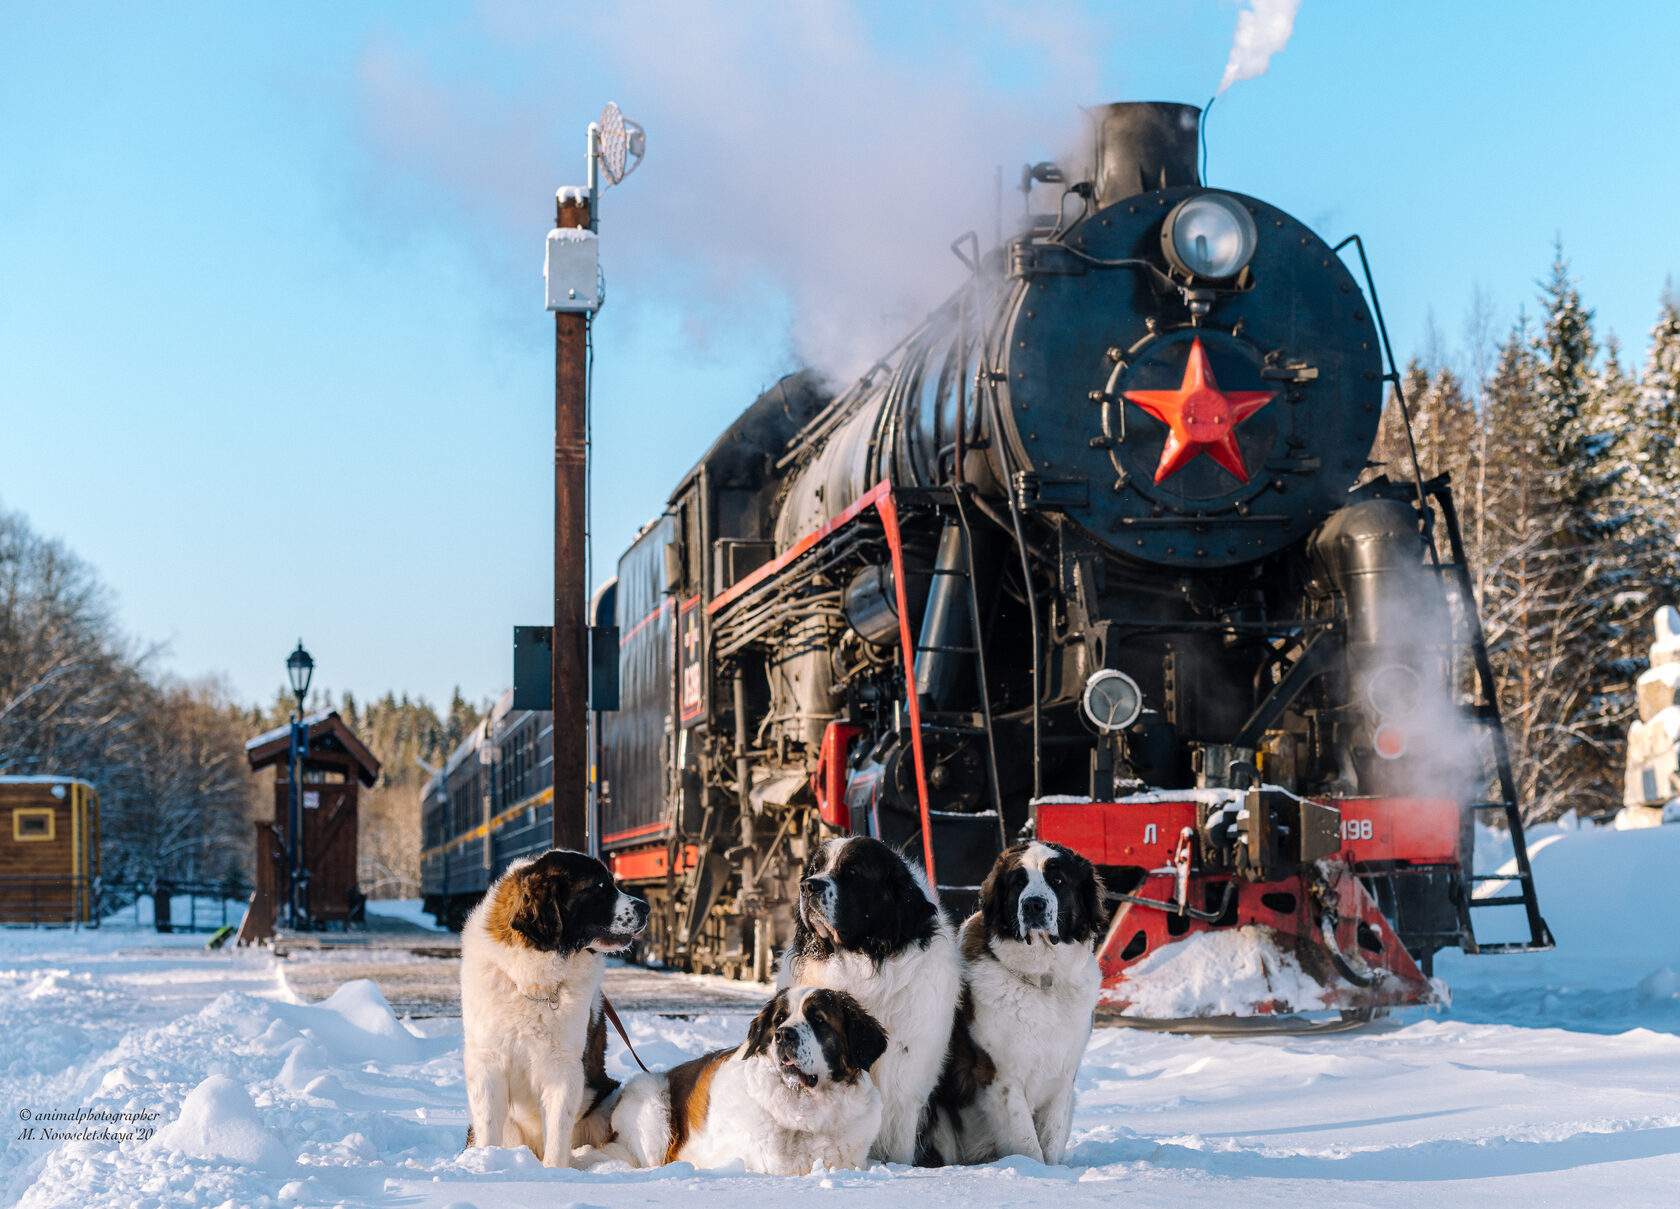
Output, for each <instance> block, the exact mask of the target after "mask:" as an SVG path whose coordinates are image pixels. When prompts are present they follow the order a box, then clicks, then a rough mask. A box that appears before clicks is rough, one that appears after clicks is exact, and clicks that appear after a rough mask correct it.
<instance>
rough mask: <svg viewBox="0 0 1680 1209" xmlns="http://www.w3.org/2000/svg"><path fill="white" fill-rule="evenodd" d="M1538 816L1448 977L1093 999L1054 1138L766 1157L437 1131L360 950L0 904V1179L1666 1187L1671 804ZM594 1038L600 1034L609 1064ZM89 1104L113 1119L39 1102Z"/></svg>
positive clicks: (1523, 1190)
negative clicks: (1058, 1154) (547, 1148)
mask: <svg viewBox="0 0 1680 1209" xmlns="http://www.w3.org/2000/svg"><path fill="white" fill-rule="evenodd" d="M1553 837H1555V838H1553ZM1533 847H1534V850H1535V866H1536V870H1537V875H1538V878H1539V884H1540V889H1541V899H1542V903H1543V905H1544V907H1545V910H1546V915H1547V918H1548V920H1549V922H1550V923H1551V925H1552V928H1553V931H1554V932H1555V933H1556V935H1557V938H1558V949H1557V951H1556V952H1555V953H1550V954H1539V955H1524V956H1516V957H1497V958H1493V957H1489V958H1463V957H1458V956H1453V957H1451V958H1450V959H1449V958H1446V957H1443V959H1442V960H1441V961H1440V962H1439V963H1438V964H1437V971H1436V972H1437V973H1438V974H1439V975H1441V976H1443V977H1444V978H1445V979H1446V980H1447V981H1448V982H1449V983H1450V984H1451V985H1452V987H1453V989H1454V1003H1453V1006H1452V1007H1451V1009H1449V1010H1447V1011H1445V1012H1441V1013H1435V1014H1426V1013H1414V1014H1412V1015H1411V1016H1409V1017H1403V1018H1400V1019H1395V1020H1391V1021H1387V1022H1384V1023H1382V1024H1379V1025H1375V1026H1372V1027H1371V1028H1369V1029H1367V1030H1365V1031H1362V1032H1358V1033H1351V1034H1337V1035H1320V1036H1314V1037H1298V1038H1249V1039H1240V1040H1232V1039H1215V1038H1205V1037H1204V1038H1190V1037H1180V1036H1171V1035H1163V1034H1152V1033H1145V1032H1136V1031H1131V1030H1122V1029H1110V1028H1101V1029H1098V1030H1097V1031H1096V1033H1095V1034H1094V1036H1093V1038H1092V1042H1091V1047H1090V1049H1089V1051H1088V1052H1087V1054H1086V1059H1085V1064H1084V1067H1083V1069H1082V1070H1081V1073H1080V1083H1079V1093H1080V1102H1079V1110H1078V1114H1077V1117H1076V1120H1075V1127H1074V1135H1073V1142H1072V1145H1071V1147H1070V1149H1069V1153H1068V1157H1067V1164H1066V1165H1065V1166H1061V1167H1055V1168H1048V1167H1044V1166H1042V1165H1040V1164H1037V1163H1032V1162H1029V1161H1026V1160H1010V1161H1006V1162H1002V1163H997V1164H992V1165H990V1166H987V1167H980V1168H971V1169H964V1170H946V1171H937V1172H933V1171H917V1170H912V1169H906V1168H898V1167H887V1166H877V1167H875V1168H873V1169H871V1170H869V1171H862V1172H837V1173H832V1174H817V1175H813V1176H810V1177H806V1178H802V1179H776V1178H771V1177H762V1176H754V1175H747V1174H743V1173H740V1172H738V1171H736V1172H731V1171H714V1172H697V1171H694V1170H692V1169H690V1168H688V1167H687V1166H686V1165H677V1166H673V1167H668V1168H664V1169H661V1170H656V1171H626V1170H607V1171H602V1170H599V1169H598V1170H595V1171H589V1172H574V1171H551V1170H546V1169H544V1168H542V1167H540V1166H538V1165H537V1164H536V1162H535V1161H534V1160H533V1159H532V1157H531V1156H530V1154H529V1153H528V1152H525V1151H502V1150H474V1151H472V1152H470V1153H466V1154H463V1153H461V1151H460V1144H461V1141H462V1135H463V1134H464V1132H465V1122H466V1105H465V1096H464V1094H463V1091H462V1084H461V1065H460V1024H459V1021H457V1020H454V1019H451V1018H448V1017H436V1018H427V1019H420V1020H407V1021H402V1020H398V1019H397V1018H396V1017H395V1016H393V1015H392V1013H391V1012H390V1010H389V1009H388V1008H387V1007H386V1005H385V1002H384V1000H383V999H382V997H381V996H380V994H379V991H378V989H377V988H376V987H375V986H374V984H372V983H369V982H360V981H358V982H351V983H347V984H346V985H345V986H343V987H342V988H341V989H340V990H339V991H338V992H337V993H336V994H335V995H333V997H332V998H331V999H329V1000H327V1001H325V1002H321V1003H316V1004H303V1003H299V1002H296V999H297V996H296V995H295V994H294V993H293V992H292V991H291V989H290V987H289V985H288V983H287V981H286V977H285V969H286V967H287V966H288V965H292V964H294V963H296V962H298V961H306V960H309V957H308V956H307V955H305V954H299V953H294V954H293V955H292V957H291V958H290V959H289V960H288V961H286V962H280V961H276V960H275V959H274V958H273V957H272V956H270V955H268V954H266V953H249V952H238V951H227V950H223V951H218V952H206V951H204V950H203V949H202V948H201V947H200V946H202V943H203V939H204V938H203V937H202V936H198V937H192V936H158V935H157V934H155V933H152V932H148V931H140V930H136V929H135V928H133V927H132V926H130V927H128V928H106V929H101V930H100V931H97V932H80V933H71V932H35V933H31V932H15V931H12V932H7V931H0V1023H3V1025H4V1027H5V1036H4V1038H3V1044H0V1104H3V1105H4V1108H5V1110H6V1111H7V1112H8V1113H9V1114H10V1117H9V1118H8V1122H7V1124H8V1127H9V1128H13V1129H14V1130H15V1132H14V1133H13V1134H11V1135H9V1140H8V1141H7V1143H6V1145H5V1147H4V1149H3V1151H0V1203H6V1204H9V1203H11V1202H13V1201H20V1202H21V1204H23V1205H25V1206H31V1207H43V1209H44V1207H47V1206H76V1207H91V1206H104V1205H109V1206H118V1207H121V1209H143V1207H148V1206H161V1205H205V1206H231V1207H244V1206H252V1207H255V1206H277V1205H337V1204H346V1205H380V1206H385V1205H389V1206H404V1207H415V1209H445V1207H448V1206H468V1205H472V1206H479V1207H481V1209H490V1207H492V1206H494V1207H495V1209H513V1207H515V1206H524V1205H531V1206H538V1205H541V1206H561V1205H594V1206H619V1205H654V1206H665V1205H681V1206H682V1207H683V1209H709V1207H711V1206H735V1205H741V1204H747V1203H779V1202H784V1201H786V1200H788V1199H790V1198H806V1197H810V1198H817V1199H818V1201H819V1202H820V1203H834V1204H839V1203H844V1204H846V1205H849V1206H856V1207H858V1209H874V1207H876V1206H883V1207H884V1206H889V1205H891V1206H897V1205H900V1204H903V1203H906V1202H912V1203H917V1204H918V1205H921V1206H925V1207H926V1209H942V1207H945V1206H964V1207H965V1209H966V1207H968V1206H974V1205H1012V1204H1042V1203H1047V1202H1051V1201H1056V1202H1065V1203H1067V1204H1069V1205H1073V1204H1096V1203H1103V1204H1110V1203H1124V1204H1127V1205H1140V1206H1147V1205H1169V1204H1171V1205H1182V1204H1228V1203H1231V1202H1233V1201H1234V1200H1236V1199H1237V1198H1241V1199H1242V1201H1243V1203H1245V1204H1259V1205H1266V1204H1289V1205H1300V1204H1302V1203H1314V1204H1337V1205H1342V1204H1350V1205H1416V1204H1421V1203H1431V1202H1433V1203H1442V1204H1471V1203H1473V1204H1475V1205H1477V1206H1491V1205H1517V1204H1520V1205H1523V1206H1534V1205H1552V1204H1558V1205H1562V1204H1567V1205H1572V1206H1573V1205H1580V1204H1589V1205H1593V1206H1626V1205H1672V1204H1674V1203H1676V1202H1677V1201H1680V973H1677V972H1680V926H1677V925H1680V880H1677V879H1675V878H1673V876H1672V874H1671V871H1672V870H1673V869H1674V868H1675V866H1676V861H1677V860H1680V827H1670V828H1659V829H1653V830H1648V831H1633V832H1613V831H1580V830H1565V829H1551V831H1550V832H1549V834H1548V833H1541V834H1540V835H1538V836H1537V837H1536V842H1535V843H1534V846H1533ZM1493 855H1494V857H1495V858H1496V859H1495V860H1494V861H1493V864H1494V866H1495V867H1497V864H1498V860H1497V858H1498V857H1499V856H1500V854H1499V853H1497V852H1495V853H1494V854H1493ZM1484 914H1485V913H1484ZM627 1023H628V1025H629V1027H630V1029H631V1032H632V1035H633V1037H634V1038H635V1041H636V1045H637V1048H638V1049H639V1050H640V1051H641V1054H642V1057H643V1058H644V1059H645V1060H647V1061H648V1062H649V1064H650V1065H656V1066H659V1065H667V1064H670V1063H674V1062H677V1061H679V1060H681V1059H683V1058H686V1057H689V1056H691V1055H694V1054H697V1053H700V1052H702V1051H704V1050H706V1049H709V1048H711V1047H714V1046H717V1045H721V1044H726V1043H730V1042H734V1041H737V1040H739V1039H740V1038H741V1036H742V1035H743V1033H744V1030H745V1024H746V1016H745V1015H744V1014H742V1013H727V1014H718V1013H713V1014H698V1015H693V1016H691V1017H689V1018H681V1017H678V1016H671V1015H654V1014H649V1013H633V1014H631V1015H630V1018H629V1020H628V1021H627ZM619 1048H620V1047H619V1046H618V1045H617V1044H616V1043H614V1044H612V1045H611V1046H610V1047H609V1049H610V1050H611V1051H612V1054H613V1057H612V1059H611V1060H612V1063H613V1067H614V1070H615V1072H616V1073H618V1074H620V1075H625V1074H628V1073H629V1068H628V1063H627V1059H625V1057H624V1056H623V1055H622V1054H620V1053H619V1052H618V1051H619ZM84 1111H85V1112H90V1113H97V1114H100V1115H101V1117H106V1116H108V1117H112V1118H116V1120H115V1122H114V1123H113V1122H107V1121H104V1120H96V1121H92V1122H84V1123H81V1124H67V1123H64V1122H53V1121H43V1120H42V1115H43V1114H47V1113H71V1114H74V1113H77V1112H84ZM26 1112H27V1113H29V1114H31V1119H30V1120H29V1121H25V1120H24V1118H23V1114H24V1113H26ZM124 1114H127V1116H126V1119H125V1118H124ZM49 1127H50V1128H55V1129H60V1130H64V1129H69V1130H71V1131H79V1130H87V1129H89V1128H90V1127H91V1128H92V1129H94V1130H96V1131H97V1130H113V1131H123V1130H135V1129H139V1130H148V1131H152V1132H151V1133H150V1136H148V1137H145V1138H143V1139H137V1140H132V1141H123V1142H109V1141H99V1140H81V1141H67V1142H59V1141H50V1140H43V1139H42V1136H41V1131H42V1130H44V1129H46V1128H49ZM30 1128H34V1129H35V1130H36V1135H35V1136H34V1137H33V1138H30V1137H27V1136H25V1131H26V1130H28V1129H30ZM842 1190H844V1191H842Z"/></svg>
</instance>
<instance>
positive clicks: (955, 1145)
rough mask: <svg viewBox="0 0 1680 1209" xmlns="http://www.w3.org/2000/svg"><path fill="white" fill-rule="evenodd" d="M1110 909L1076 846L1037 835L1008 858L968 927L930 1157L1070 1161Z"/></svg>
mask: <svg viewBox="0 0 1680 1209" xmlns="http://www.w3.org/2000/svg"><path fill="white" fill-rule="evenodd" d="M1103 914H1104V912H1103V891H1102V883H1101V881H1100V880H1099V879H1098V877H1097V872H1096V870H1095V869H1093V868H1092V867H1091V862H1090V861H1088V860H1086V859H1085V858H1084V857H1082V856H1080V855H1079V854H1078V853H1076V852H1073V851H1071V850H1069V849H1067V848H1063V847H1062V846H1061V845H1060V844H1045V843H1038V842H1033V843H1026V844H1016V845H1015V846H1014V847H1012V848H1009V849H1007V850H1005V851H1004V853H1003V855H1001V856H1000V857H998V859H997V863H996V864H994V865H993V866H992V871H991V872H990V873H989V874H987V875H986V881H985V884H984V885H982V886H981V888H980V910H979V911H977V912H975V913H974V914H973V915H971V916H969V917H968V919H967V921H966V922H964V924H963V928H962V952H963V957H964V959H965V960H966V962H967V968H966V971H965V975H964V986H963V995H962V1002H961V1005H960V1006H959V1008H958V1012H957V1024H956V1028H955V1029H954V1030H953V1033H952V1037H951V1057H950V1061H949V1062H948V1063H947V1065H946V1068H945V1073H944V1075H943V1076H942V1077H941V1078H940V1081H939V1087H938V1089H937V1090H936V1091H935V1093H934V1097H933V1103H932V1105H931V1106H930V1110H929V1113H928V1121H927V1128H926V1130H925V1131H924V1134H923V1138H922V1146H921V1154H920V1155H919V1156H918V1159H919V1161H920V1162H923V1163H926V1164H929V1165H934V1166H938V1165H940V1164H943V1163H987V1162H990V1161H992V1160H993V1159H996V1158H1001V1157H1002V1156H1004V1155H1010V1154H1023V1155H1026V1156H1028V1157H1029V1158H1034V1159H1038V1160H1039V1161H1040V1162H1044V1163H1051V1164H1054V1163H1060V1162H1061V1161H1062V1154H1063V1152H1064V1151H1065V1150H1066V1149H1067V1140H1068V1131H1069V1129H1070V1128H1071V1126H1072V1123H1073V1098H1074V1088H1073V1083H1074V1077H1075V1076H1076V1075H1077V1074H1078V1072H1079V1060H1080V1058H1081V1057H1082V1056H1083V1055H1084V1053H1085V1043H1086V1042H1087V1041H1089V1040H1090V1037H1091V1021H1092V1013H1093V1012H1094V1011H1095V1010H1096V1006H1097V992H1098V990H1099V989H1100V988H1101V986H1102V972H1101V970H1100V969H1099V968H1098V966H1097V957H1096V946H1097V941H1098V939H1099V938H1100V936H1101V934H1102V925H1103Z"/></svg>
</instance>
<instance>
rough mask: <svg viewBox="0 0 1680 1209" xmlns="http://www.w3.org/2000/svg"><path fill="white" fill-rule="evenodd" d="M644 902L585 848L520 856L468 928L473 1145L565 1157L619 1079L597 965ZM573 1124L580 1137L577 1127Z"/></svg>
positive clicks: (549, 1158)
mask: <svg viewBox="0 0 1680 1209" xmlns="http://www.w3.org/2000/svg"><path fill="white" fill-rule="evenodd" d="M647 918H648V906H647V904H646V903H645V902H643V901H642V900H641V899H639V898H632V897H631V896H630V895H628V894H625V893H624V892H623V891H621V890H620V889H619V888H618V886H617V885H616V884H615V883H614V882H613V879H612V874H611V873H609V872H608V871H607V867H606V866H605V865H603V864H602V863H601V862H600V861H598V860H596V859H595V858H594V857H592V856H588V855H586V854H584V853H582V852H569V851H566V850H565V849H561V848H556V849H553V850H551V851H549V852H545V853H544V854H543V855H542V856H539V857H537V858H536V859H534V860H532V859H529V858H527V859H523V860H518V861H515V862H514V863H513V864H512V865H510V866H509V867H508V870H507V872H506V873H504V874H503V875H502V876H501V878H499V879H498V880H497V881H496V883H495V884H494V885H492V886H491V887H490V889H489V891H488V892H487V893H486V894H485V896H484V898H483V900H482V901H481V902H480V903H479V904H478V906H476V907H474V908H473V912H472V914H471V915H470V916H468V918H467V923H466V927H465V928H463V929H462V930H461V1025H462V1030H463V1032H464V1033H465V1046H464V1051H463V1053H464V1061H465V1065H466V1082H467V1105H468V1107H469V1109H470V1111H471V1115H472V1125H471V1128H470V1129H469V1131H468V1133H467V1144H468V1145H469V1146H471V1145H475V1144H476V1145H479V1146H529V1147H530V1148H531V1152H532V1153H533V1154H535V1155H536V1156H537V1157H538V1158H539V1159H541V1160H542V1162H543V1165H544V1166H547V1167H566V1166H570V1164H571V1160H572V1147H573V1146H574V1145H584V1144H588V1143H590V1142H593V1141H596V1140H598V1139H597V1138H593V1137H590V1136H588V1135H587V1131H583V1132H582V1133H577V1132H576V1127H577V1126H578V1124H579V1122H580V1120H581V1119H582V1117H583V1116H584V1114H586V1113H588V1112H589V1110H591V1109H592V1108H594V1107H595V1106H596V1105H597V1104H599V1103H600V1102H601V1101H602V1100H604V1099H605V1098H606V1097H607V1096H608V1095H609V1094H610V1093H611V1092H612V1091H613V1090H614V1089H615V1088H617V1086H618V1081H617V1080H615V1079H612V1078H610V1077H609V1076H608V1075H607V1071H606V1027H605V1024H604V1023H603V1021H602V1018H601V1015H602V1008H601V1004H602V999H601V975H602V973H603V971H604V970H605V968H606V956H605V955H606V954H608V953H616V952H618V951H620V950H622V949H624V948H626V947H627V946H629V945H630V943H631V942H632V941H634V940H635V939H636V937H637V935H638V934H639V933H640V932H641V931H642V929H643V928H644V927H645V926H646V925H647ZM575 1133H576V1136H574V1134H575Z"/></svg>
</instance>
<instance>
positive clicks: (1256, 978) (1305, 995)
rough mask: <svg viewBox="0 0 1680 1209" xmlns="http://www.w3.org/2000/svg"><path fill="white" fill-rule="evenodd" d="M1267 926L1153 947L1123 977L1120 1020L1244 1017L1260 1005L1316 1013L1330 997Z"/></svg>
mask: <svg viewBox="0 0 1680 1209" xmlns="http://www.w3.org/2000/svg"><path fill="white" fill-rule="evenodd" d="M1276 937H1277V934H1276V933H1275V932H1273V931H1272V930H1271V929H1270V928H1259V927H1245V928H1228V929H1221V930H1220V931H1217V932H1198V933H1196V934H1195V935H1194V936H1189V937H1186V938H1185V939H1184V940H1181V941H1179V942H1177V943H1176V944H1171V945H1167V946H1166V947H1165V948H1161V949H1157V950H1156V951H1155V952H1153V953H1151V954H1150V955H1149V956H1147V957H1145V958H1144V959H1143V960H1142V961H1140V962H1138V963H1137V965H1135V966H1133V967H1132V968H1131V970H1130V972H1129V973H1128V975H1127V979H1126V989H1125V994H1126V997H1127V1001H1128V1002H1127V1006H1126V1007H1125V1009H1124V1010H1123V1011H1122V1013H1121V1014H1122V1015H1125V1016H1141V1017H1147V1018H1150V1019H1155V1020H1180V1019H1183V1018H1184V1017H1186V1016H1247V1015H1251V1014H1253V1012H1254V1010H1255V1008H1256V1007H1258V1006H1259V1005H1262V1004H1283V1005H1285V1006H1286V1008H1287V1009H1288V1010H1289V1011H1302V1012H1304V1011H1316V1010H1321V1009H1322V1008H1323V1007H1324V1001H1325V998H1326V997H1327V996H1328V995H1329V994H1330V992H1329V991H1327V990H1326V989H1325V988H1324V986H1323V985H1322V984H1321V983H1319V982H1318V980H1317V979H1315V978H1313V977H1312V976H1311V975H1309V974H1308V973H1307V972H1306V971H1305V970H1303V969H1302V968H1301V966H1300V963H1299V962H1297V961H1296V960H1295V958H1294V956H1293V955H1291V954H1289V953H1287V952H1285V951H1283V950H1282V949H1280V948H1279V947H1278V943H1277V938H1276Z"/></svg>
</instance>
